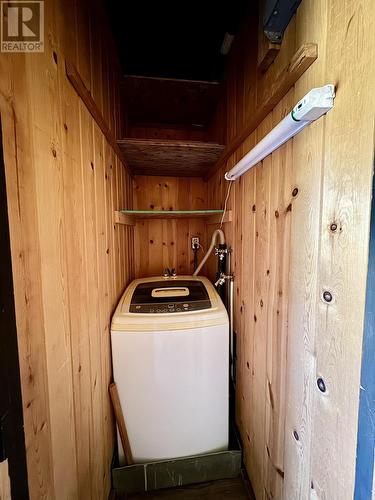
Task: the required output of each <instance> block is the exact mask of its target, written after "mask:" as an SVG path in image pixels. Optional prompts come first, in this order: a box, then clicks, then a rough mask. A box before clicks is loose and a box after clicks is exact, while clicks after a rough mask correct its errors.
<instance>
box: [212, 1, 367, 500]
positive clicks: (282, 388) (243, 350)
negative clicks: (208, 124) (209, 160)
mask: <svg viewBox="0 0 375 500" xmlns="http://www.w3.org/2000/svg"><path fill="white" fill-rule="evenodd" d="M374 7H375V5H374V3H373V2H371V1H369V0H364V1H362V0H351V1H348V2H345V5H344V4H343V3H342V2H341V1H339V0H304V1H303V2H302V3H301V5H300V7H299V9H298V12H297V15H296V17H295V18H294V19H293V20H292V22H291V24H290V25H289V27H288V29H287V32H286V34H285V37H284V41H283V44H282V48H281V51H280V53H279V55H278V56H277V59H276V60H275V62H274V63H273V64H272V65H271V67H270V68H269V70H268V71H267V72H266V73H265V74H264V75H261V74H260V73H257V69H256V57H254V51H256V44H255V49H254V43H252V42H254V40H253V36H254V33H256V28H255V26H253V29H252V28H251V25H250V26H244V30H243V32H242V35H240V37H238V39H237V48H236V47H234V50H233V54H232V63H231V68H230V70H229V75H228V78H227V88H226V97H225V98H224V101H223V102H222V105H221V109H219V111H218V117H217V119H216V126H220V122H221V121H222V118H220V113H222V116H223V114H225V113H226V114H227V120H228V128H227V129H226V130H224V131H222V133H223V135H226V137H227V140H228V142H230V141H231V139H233V137H234V136H235V134H236V133H238V132H239V131H240V130H241V128H242V126H243V123H244V121H246V117H247V116H251V114H252V113H253V110H254V109H255V106H261V104H262V95H263V92H264V91H265V90H266V89H267V87H268V86H269V83H270V82H272V81H273V80H274V79H275V78H277V75H278V73H279V71H280V70H281V69H282V68H283V67H285V65H286V64H287V63H288V61H289V60H290V59H291V57H292V55H293V54H294V53H295V52H296V51H297V49H298V48H299V47H300V46H301V45H302V44H303V43H307V42H314V43H317V44H318V51H319V56H318V59H317V60H316V61H315V62H314V63H313V65H312V66H311V67H310V68H309V69H308V70H307V71H306V73H305V74H303V76H302V77H301V78H300V79H299V81H298V82H297V83H296V84H295V86H294V88H292V89H291V90H290V92H289V93H288V94H287V95H286V96H285V97H284V99H282V101H281V102H280V103H279V104H278V105H277V106H276V107H275V109H274V110H273V111H272V113H270V114H269V115H268V116H267V118H266V119H265V120H264V121H263V122H262V123H261V124H260V126H259V127H258V128H257V129H256V130H255V131H254V132H253V133H252V134H251V136H249V137H248V139H247V140H246V141H245V142H244V143H243V144H242V145H241V146H240V148H239V149H238V150H237V151H236V153H235V154H233V155H232V157H231V158H230V159H229V160H228V162H227V165H223V166H222V167H221V169H220V170H219V171H218V172H217V173H216V174H215V175H213V176H212V177H211V178H210V179H209V183H208V203H209V205H210V206H211V207H213V208H220V207H222V206H223V200H224V197H225V192H226V189H227V183H226V181H224V173H225V171H226V170H229V169H230V167H231V166H233V165H234V164H235V163H236V161H238V160H239V159H240V158H241V157H242V156H243V155H244V154H245V153H246V152H247V151H248V150H250V149H251V148H252V146H254V144H255V143H256V142H258V141H259V140H260V139H261V138H262V137H263V136H264V135H265V134H266V133H267V132H268V131H270V130H271V129H272V127H273V126H275V125H276V124H277V123H278V122H279V121H280V120H281V118H282V117H284V116H285V114H286V113H287V112H289V111H290V109H291V107H292V106H293V105H294V104H295V103H296V102H297V101H298V100H299V99H300V98H301V97H302V96H303V95H304V94H306V93H307V92H308V91H309V90H310V89H311V88H313V87H317V86H321V85H324V84H326V83H334V84H335V85H336V87H337V96H336V99H335V107H334V109H333V110H331V111H330V112H329V113H328V114H327V115H326V117H324V118H321V119H320V120H318V121H317V122H316V123H314V124H313V125H311V126H309V127H308V128H306V129H305V130H304V131H303V132H301V133H300V134H299V135H298V136H297V137H295V138H294V139H293V140H291V141H289V142H288V143H287V144H285V145H284V146H282V147H281V148H279V150H278V151H276V152H275V153H273V154H272V155H271V156H270V157H268V158H267V159H266V160H264V161H263V162H262V163H261V164H259V165H258V166H257V167H256V168H254V169H252V170H251V171H249V172H248V173H247V174H245V175H244V176H242V178H240V179H239V180H237V181H236V182H235V183H234V185H233V186H232V191H231V197H230V201H229V207H230V208H232V210H233V211H234V214H233V216H234V224H233V225H232V224H230V223H228V224H226V225H225V226H226V227H225V230H226V234H227V237H228V239H229V240H230V242H231V244H232V246H233V248H234V254H233V258H234V273H235V284H236V300H235V330H236V334H237V402H236V406H237V424H238V426H239V429H240V433H241V436H242V440H243V444H244V455H245V464H246V468H247V471H248V473H249V476H250V479H251V481H252V484H253V487H254V490H255V493H256V497H257V499H258V500H259V499H269V498H275V499H284V500H291V499H307V498H314V499H318V498H319V499H329V500H346V499H347V500H349V499H352V498H353V488H354V481H355V477H354V474H355V462H356V442H357V419H358V401H359V386H360V365H361V349H362V335H363V317H364V302H365V290H366V275H367V254H368V240H369V217H370V199H371V179H372V173H373V150H374V122H373V116H374V100H373V95H372V93H373V91H372V90H371V89H373V88H374V84H375V81H374V80H375V78H374V69H373V64H372V61H373V60H374V55H375V54H374V52H375V40H374V31H373V28H372V27H371V19H374V16H375V11H374ZM255 56H256V53H255ZM214 125H215V122H214V123H213V126H214ZM212 266H213V262H211V264H210V269H211V271H210V272H211V274H212V272H213V270H212ZM325 290H328V291H329V292H331V294H332V297H333V300H332V302H331V303H330V304H327V303H325V302H324V301H323V300H322V294H323V291H325ZM319 377H321V378H322V379H323V380H324V382H325V384H326V389H327V390H326V392H325V393H322V392H320V391H319V389H318V386H317V379H318V378H319Z"/></svg>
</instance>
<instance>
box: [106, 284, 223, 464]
mask: <svg viewBox="0 0 375 500" xmlns="http://www.w3.org/2000/svg"><path fill="white" fill-rule="evenodd" d="M228 336H229V323H228V315H227V312H226V309H225V307H224V305H223V303H222V301H221V299H220V297H219V295H218V294H217V292H216V290H215V288H214V287H213V285H212V284H211V282H210V281H209V280H208V279H207V278H204V277H200V276H179V277H176V278H162V277H155V278H145V279H138V280H135V281H133V282H132V283H131V284H130V285H129V287H128V288H127V290H126V291H125V293H124V295H123V296H122V298H121V300H120V302H119V304H118V306H117V309H116V311H115V314H114V316H113V319H112V325H111V337H112V358H113V372H114V380H115V382H116V385H117V389H118V393H119V396H120V401H121V406H122V411H123V414H124V418H125V423H126V427H127V431H128V435H129V442H130V447H131V450H132V454H133V458H134V461H135V462H138V463H142V462H143V463H144V462H150V461H155V460H163V459H169V458H177V457H186V456H191V455H199V454H205V453H210V452H215V451H221V450H226V449H227V447H228V398H229V394H228V378H229V375H228V361H229V352H228V344H229V339H228ZM119 453H120V462H122V463H123V459H124V456H123V450H122V447H121V443H120V442H119Z"/></svg>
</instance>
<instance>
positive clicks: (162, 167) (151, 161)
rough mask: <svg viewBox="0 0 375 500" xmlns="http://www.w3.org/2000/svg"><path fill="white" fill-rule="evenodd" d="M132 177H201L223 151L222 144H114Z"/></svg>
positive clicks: (143, 141)
mask: <svg viewBox="0 0 375 500" xmlns="http://www.w3.org/2000/svg"><path fill="white" fill-rule="evenodd" d="M117 144H118V145H119V147H120V149H121V151H122V153H123V155H124V157H125V158H126V161H127V162H128V163H129V165H130V167H131V169H132V171H133V173H135V174H139V175H173V176H185V177H202V176H204V175H206V174H207V172H208V170H209V169H210V168H211V167H212V166H213V165H214V164H215V162H216V161H217V159H218V158H219V156H220V155H221V153H222V152H223V150H224V147H225V146H224V145H223V144H216V143H214V142H200V141H178V140H172V139H162V140H161V139H132V138H125V139H121V140H119V141H117Z"/></svg>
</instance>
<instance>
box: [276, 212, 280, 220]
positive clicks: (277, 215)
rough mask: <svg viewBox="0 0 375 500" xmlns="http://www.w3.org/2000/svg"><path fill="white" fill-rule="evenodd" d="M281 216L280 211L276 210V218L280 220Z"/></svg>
mask: <svg viewBox="0 0 375 500" xmlns="http://www.w3.org/2000/svg"><path fill="white" fill-rule="evenodd" d="M279 215H280V214H279V212H278V210H275V217H276V219H278V218H279Z"/></svg>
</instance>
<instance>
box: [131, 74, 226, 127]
mask: <svg viewBox="0 0 375 500" xmlns="http://www.w3.org/2000/svg"><path fill="white" fill-rule="evenodd" d="M220 89H221V85H220V84H219V83H218V82H203V81H193V80H173V79H169V78H151V77H141V76H125V77H124V81H123V96H124V104H125V109H126V113H127V115H128V119H129V122H130V123H131V124H137V123H158V124H184V125H189V126H191V125H192V126H197V127H204V126H206V125H207V124H208V123H209V121H210V119H211V118H212V115H213V113H214V111H215V109H216V106H217V103H218V101H219V98H220Z"/></svg>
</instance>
